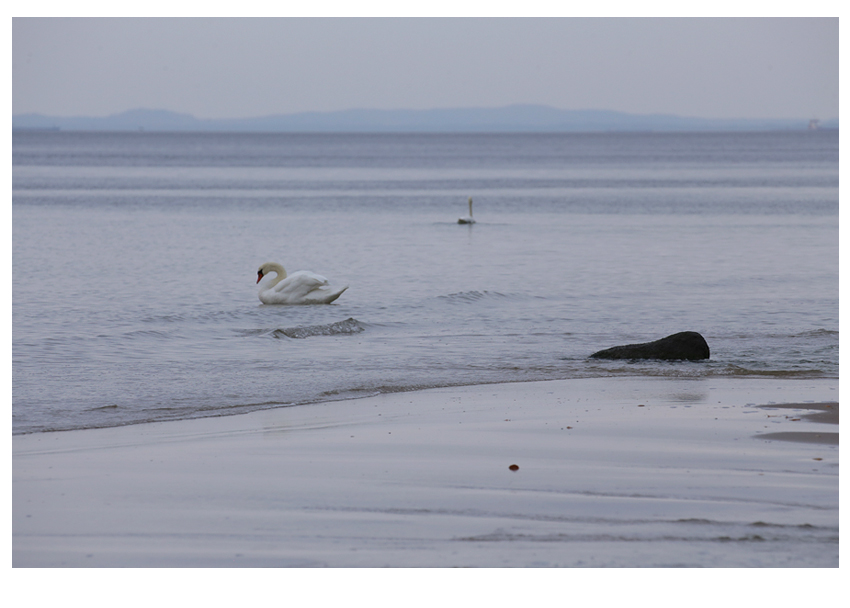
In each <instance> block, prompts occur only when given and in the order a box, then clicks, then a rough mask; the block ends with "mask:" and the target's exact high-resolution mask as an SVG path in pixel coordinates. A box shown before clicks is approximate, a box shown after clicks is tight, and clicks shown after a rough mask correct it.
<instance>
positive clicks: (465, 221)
mask: <svg viewBox="0 0 850 608" xmlns="http://www.w3.org/2000/svg"><path fill="white" fill-rule="evenodd" d="M457 223H458V224H474V223H475V220H474V219H472V197H471V196H470V197H469V215H468V216H467V217H461V218H458V220H457Z"/></svg>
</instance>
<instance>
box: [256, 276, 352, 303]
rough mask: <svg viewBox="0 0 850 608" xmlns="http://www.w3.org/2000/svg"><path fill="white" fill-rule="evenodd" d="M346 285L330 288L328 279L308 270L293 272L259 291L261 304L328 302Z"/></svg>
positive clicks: (337, 295) (336, 296)
mask: <svg viewBox="0 0 850 608" xmlns="http://www.w3.org/2000/svg"><path fill="white" fill-rule="evenodd" d="M346 289H348V286H347V285H346V286H345V287H343V288H341V289H332V288H331V286H330V284H329V283H328V280H327V279H326V278H325V277H323V276H322V275H320V274H316V273H315V272H310V271H309V270H299V271H298V272H293V273H292V274H291V275H289V276H288V277H286V278H285V279H284V280H282V281H281V282H280V283H278V284H277V285H275V286H274V287H272V288H270V289H268V290H265V291H261V292H260V300H261V301H262V302H263V304H329V303H330V302H333V301H334V300H336V299H337V298H338V297H339V296H340V294H342V292H343V291H345V290H346Z"/></svg>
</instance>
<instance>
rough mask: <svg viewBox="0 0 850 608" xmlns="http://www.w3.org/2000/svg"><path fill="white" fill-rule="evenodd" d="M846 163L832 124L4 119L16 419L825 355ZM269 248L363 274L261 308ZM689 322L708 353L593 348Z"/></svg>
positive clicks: (257, 403) (833, 338)
mask: <svg viewBox="0 0 850 608" xmlns="http://www.w3.org/2000/svg"><path fill="white" fill-rule="evenodd" d="M838 181H839V176H838V134H837V133H836V132H826V131H822V132H799V133H756V134H753V133H735V134H598V135H584V134H582V135H572V134H571V135H283V134H280V135H279V134H259V135H257V134H250V135H248V134H151V133H130V134H128V133H123V134H117V133H116V134H109V133H107V134H95V133H61V132H43V133H39V132H19V133H14V134H13V193H12V196H13V207H12V209H13V243H12V246H13V260H12V262H13V279H12V283H13V285H12V286H13V312H12V317H13V344H12V354H13V363H12V379H13V380H12V388H13V432H14V433H27V432H40V431H47V430H60V429H75V428H88V427H99V426H113V425H121V424H129V423H136V422H142V421H151V420H168V419H179V418H191V417H197V416H210V415H222V414H231V413H238V412H246V411H250V410H255V409H260V408H269V407H279V406H289V405H297V404H305V403H311V402H316V401H321V400H328V399H341V398H349V397H356V396H362V395H368V394H374V393H378V392H382V391H401V390H410V389H417V388H424V387H434V386H449V385H461V384H477V383H489V382H504V381H522V380H543V379H560V378H578V377H594V376H596V377H598V376H621V375H635V376H646V375H650V376H671V377H677V378H681V377H694V378H699V377H705V376H712V375H720V376H736V377H742V378H744V379H746V377H764V376H765V375H772V376H778V377H797V376H800V377H829V378H836V377H838ZM469 196H472V197H473V199H474V201H475V207H474V213H475V217H476V219H477V223H476V224H475V225H472V226H464V225H459V224H457V218H458V217H459V216H462V215H466V213H467V203H466V200H467V197H469ZM266 261H277V262H280V263H282V264H283V265H284V266H285V267H286V268H287V270H288V271H290V272H291V271H295V270H312V271H314V272H318V273H320V274H323V275H325V276H326V277H328V278H329V279H330V281H331V283H333V284H348V285H350V288H349V290H348V291H346V292H345V293H344V294H343V296H342V297H341V298H340V299H339V300H337V301H336V302H335V303H334V304H331V305H325V306H264V305H262V304H261V303H260V301H259V299H258V297H257V289H258V288H257V286H256V285H255V280H256V273H257V268H258V267H259V265H260V264H261V263H263V262H266ZM684 330H693V331H698V332H700V333H702V334H703V336H705V338H706V340H707V341H708V343H709V346H710V347H711V351H712V357H711V360H710V361H708V362H695V363H688V362H674V363H664V362H636V363H626V362H616V361H597V360H589V359H588V355H590V354H591V353H593V352H595V351H597V350H600V349H602V348H607V347H609V346H614V345H618V344H627V343H633V342H644V341H649V340H654V339H657V338H660V337H663V336H665V335H668V334H671V333H675V332H678V331H684ZM744 381H745V380H744Z"/></svg>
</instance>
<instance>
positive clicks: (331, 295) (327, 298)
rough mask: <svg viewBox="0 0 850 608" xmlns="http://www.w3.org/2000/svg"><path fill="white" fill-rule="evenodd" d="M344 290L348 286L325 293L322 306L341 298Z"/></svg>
mask: <svg viewBox="0 0 850 608" xmlns="http://www.w3.org/2000/svg"><path fill="white" fill-rule="evenodd" d="M346 289H348V285H346V286H345V287H340V288H337V289H333V290H331V291H328V292H326V293H325V294H324V297H323V298H322V302H323V303H324V304H330V303H331V302H333V301H334V300H336V299H337V298H338V297H339V296H341V295H342V292H343V291H345V290H346Z"/></svg>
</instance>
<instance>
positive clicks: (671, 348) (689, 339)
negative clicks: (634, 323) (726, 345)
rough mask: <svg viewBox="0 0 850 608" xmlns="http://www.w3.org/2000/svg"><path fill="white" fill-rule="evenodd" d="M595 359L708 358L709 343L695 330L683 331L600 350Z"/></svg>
mask: <svg viewBox="0 0 850 608" xmlns="http://www.w3.org/2000/svg"><path fill="white" fill-rule="evenodd" d="M590 356H591V357H592V358H594V359H663V360H665V361H677V360H682V359H686V360H688V361H699V360H701V359H708V358H709V356H710V351H709V350H708V343H707V342H706V341H705V338H703V337H702V336H701V335H700V334H698V333H697V332H695V331H683V332H680V333H678V334H673V335H672V336H667V337H666V338H661V339H660V340H656V341H655V342H644V343H643V344H626V345H625V346H614V347H612V348H606V349H605V350H600V351H599V352H597V353H593V354H592V355H590Z"/></svg>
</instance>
